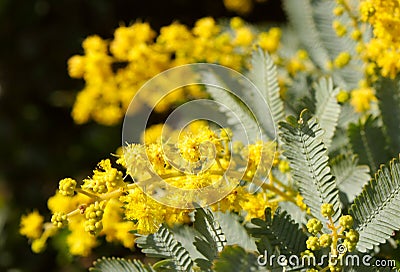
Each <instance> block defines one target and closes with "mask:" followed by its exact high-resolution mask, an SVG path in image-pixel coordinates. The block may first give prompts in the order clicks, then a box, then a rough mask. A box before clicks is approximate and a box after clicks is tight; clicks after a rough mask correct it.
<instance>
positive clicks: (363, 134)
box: [347, 115, 391, 172]
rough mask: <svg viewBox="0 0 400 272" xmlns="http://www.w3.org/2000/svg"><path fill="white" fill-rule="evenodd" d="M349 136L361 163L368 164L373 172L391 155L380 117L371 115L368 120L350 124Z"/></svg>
mask: <svg viewBox="0 0 400 272" xmlns="http://www.w3.org/2000/svg"><path fill="white" fill-rule="evenodd" d="M347 133H348V137H349V140H350V144H351V146H352V149H353V151H354V153H356V154H357V155H358V157H359V159H360V163H361V164H367V165H368V166H369V167H370V169H371V171H372V172H376V170H377V168H378V167H379V165H380V164H381V163H384V162H386V161H388V160H389V159H390V158H391V157H390V156H389V154H388V152H387V144H386V138H385V135H384V134H383V132H382V128H381V127H380V126H379V124H378V119H377V118H374V117H372V116H371V115H369V116H368V117H367V119H366V120H359V122H358V123H357V124H350V125H349V128H348V131H347Z"/></svg>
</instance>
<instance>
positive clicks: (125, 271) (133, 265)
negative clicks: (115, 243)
mask: <svg viewBox="0 0 400 272" xmlns="http://www.w3.org/2000/svg"><path fill="white" fill-rule="evenodd" d="M93 265H94V266H93V267H91V268H90V269H89V271H91V272H152V271H155V270H154V269H153V268H152V267H151V266H150V265H145V264H143V263H142V262H141V261H139V260H125V259H121V258H114V257H113V258H105V257H103V258H101V259H99V260H97V261H95V262H94V263H93Z"/></svg>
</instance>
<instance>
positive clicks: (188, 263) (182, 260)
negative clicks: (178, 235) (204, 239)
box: [136, 225, 193, 271]
mask: <svg viewBox="0 0 400 272" xmlns="http://www.w3.org/2000/svg"><path fill="white" fill-rule="evenodd" d="M136 243H137V245H138V246H139V247H141V248H142V252H143V253H145V254H146V255H147V256H150V257H156V258H163V259H168V260H170V262H168V265H169V266H172V268H173V269H174V270H175V271H188V270H190V269H191V267H192V265H193V261H192V259H191V257H190V255H189V253H188V251H187V250H186V249H185V248H184V247H183V246H182V245H181V243H179V242H178V241H177V240H176V239H175V238H174V235H173V234H172V233H171V232H170V231H169V230H168V228H167V227H166V226H164V225H163V226H161V227H160V229H159V230H158V231H157V232H156V233H154V234H151V235H147V236H140V237H139V238H137V239H136Z"/></svg>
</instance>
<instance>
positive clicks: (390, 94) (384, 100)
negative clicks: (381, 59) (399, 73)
mask: <svg viewBox="0 0 400 272" xmlns="http://www.w3.org/2000/svg"><path fill="white" fill-rule="evenodd" d="M375 88H376V96H377V98H378V101H379V102H378V103H379V109H380V111H381V114H382V121H383V124H384V126H385V130H386V134H387V136H388V138H389V146H390V148H391V153H393V154H397V153H399V152H400V133H399V131H400V78H399V77H398V78H396V79H389V78H380V79H379V81H378V83H377V84H376V86H375Z"/></svg>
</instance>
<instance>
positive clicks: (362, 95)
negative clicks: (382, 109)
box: [350, 87, 377, 112]
mask: <svg viewBox="0 0 400 272" xmlns="http://www.w3.org/2000/svg"><path fill="white" fill-rule="evenodd" d="M375 101H377V98H376V97H375V94H374V91H373V89H371V88H368V87H365V88H360V89H356V90H353V91H352V92H351V99H350V104H351V105H352V106H353V107H354V109H355V111H356V112H366V111H368V110H369V109H370V108H371V103H372V102H375Z"/></svg>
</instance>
